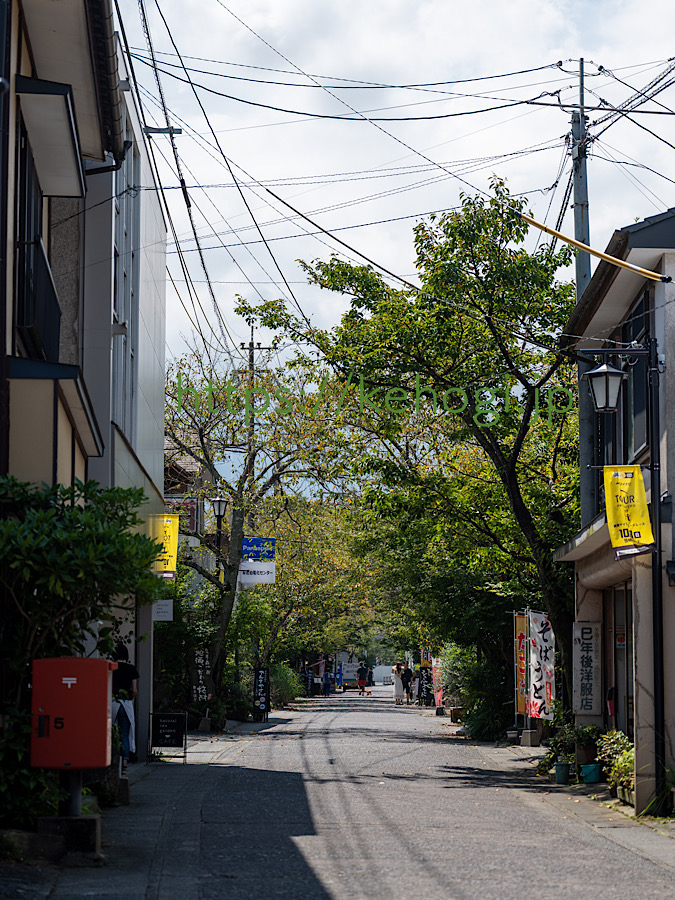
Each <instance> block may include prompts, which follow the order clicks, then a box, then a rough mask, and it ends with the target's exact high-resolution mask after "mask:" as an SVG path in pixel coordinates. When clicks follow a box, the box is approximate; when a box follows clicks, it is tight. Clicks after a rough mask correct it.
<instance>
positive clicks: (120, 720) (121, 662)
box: [112, 644, 138, 778]
mask: <svg viewBox="0 0 675 900" xmlns="http://www.w3.org/2000/svg"><path fill="white" fill-rule="evenodd" d="M113 659H114V660H115V662H116V663H117V668H116V669H115V670H114V671H113V673H112V693H113V702H112V724H113V725H117V727H118V728H119V731H120V740H121V742H122V777H123V778H126V776H127V767H128V765H129V756H130V754H131V753H135V752H136V735H135V732H136V721H135V716H134V699H135V697H136V694H137V693H138V669H137V668H136V666H132V665H131V663H130V662H129V651H128V650H127V648H126V647H125V646H124V644H118V645H117V646H116V647H115V650H114V652H113Z"/></svg>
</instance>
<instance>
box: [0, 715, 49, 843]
mask: <svg viewBox="0 0 675 900" xmlns="http://www.w3.org/2000/svg"><path fill="white" fill-rule="evenodd" d="M30 736H31V716H30V713H18V712H17V711H16V710H14V711H13V712H10V713H9V714H8V715H7V717H6V725H5V728H4V730H3V731H0V827H5V828H7V827H10V826H11V827H15V828H16V827H18V828H29V829H30V828H33V827H34V826H35V822H36V820H37V818H38V816H45V815H55V814H56V811H57V808H58V802H59V787H58V780H57V778H56V777H55V776H54V773H53V772H48V771H47V770H45V769H34V768H32V767H31V764H30Z"/></svg>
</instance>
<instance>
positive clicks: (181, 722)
mask: <svg viewBox="0 0 675 900" xmlns="http://www.w3.org/2000/svg"><path fill="white" fill-rule="evenodd" d="M153 747H155V748H157V749H162V750H164V749H165V748H182V752H181V753H174V754H169V757H170V758H177V757H179V756H182V757H183V764H185V763H186V762H187V713H186V712H179V713H150V743H149V745H148V758H149V759H150V760H152V750H153Z"/></svg>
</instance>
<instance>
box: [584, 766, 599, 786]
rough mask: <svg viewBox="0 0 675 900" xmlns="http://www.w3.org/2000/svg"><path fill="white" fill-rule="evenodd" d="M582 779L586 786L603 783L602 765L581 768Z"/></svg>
mask: <svg viewBox="0 0 675 900" xmlns="http://www.w3.org/2000/svg"><path fill="white" fill-rule="evenodd" d="M581 778H582V781H583V782H584V784H597V783H598V782H599V781H602V766H601V765H600V763H588V764H587V765H585V766H582V767H581Z"/></svg>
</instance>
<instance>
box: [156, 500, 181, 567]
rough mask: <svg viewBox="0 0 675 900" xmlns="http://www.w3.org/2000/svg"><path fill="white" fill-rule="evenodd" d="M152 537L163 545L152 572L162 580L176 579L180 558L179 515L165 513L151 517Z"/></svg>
mask: <svg viewBox="0 0 675 900" xmlns="http://www.w3.org/2000/svg"><path fill="white" fill-rule="evenodd" d="M150 537H152V538H154V540H156V541H157V542H158V543H160V544H161V545H162V552H161V553H160V555H159V556H158V557H157V559H156V560H155V562H154V563H153V567H152V571H153V572H155V573H156V574H157V575H159V576H160V577H161V578H167V579H171V578H175V577H176V559H177V557H178V515H176V514H174V513H165V514H163V515H160V516H150Z"/></svg>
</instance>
